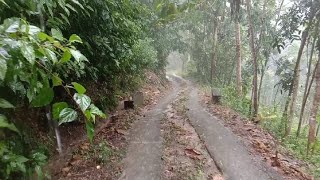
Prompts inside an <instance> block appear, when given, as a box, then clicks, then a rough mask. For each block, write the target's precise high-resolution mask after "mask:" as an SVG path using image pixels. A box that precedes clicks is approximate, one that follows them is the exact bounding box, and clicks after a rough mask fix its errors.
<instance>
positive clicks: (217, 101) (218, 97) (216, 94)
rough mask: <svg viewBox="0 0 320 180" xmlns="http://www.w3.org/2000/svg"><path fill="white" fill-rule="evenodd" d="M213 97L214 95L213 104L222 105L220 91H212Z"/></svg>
mask: <svg viewBox="0 0 320 180" xmlns="http://www.w3.org/2000/svg"><path fill="white" fill-rule="evenodd" d="M211 95H212V102H213V103H214V104H220V103H221V97H222V95H221V93H220V91H219V90H218V89H214V88H213V89H211Z"/></svg>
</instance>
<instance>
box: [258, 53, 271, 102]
mask: <svg viewBox="0 0 320 180" xmlns="http://www.w3.org/2000/svg"><path fill="white" fill-rule="evenodd" d="M268 62H269V58H267V59H266V60H265V62H264V65H263V67H262V69H261V76H260V82H259V89H258V104H259V103H260V95H261V88H262V84H263V78H264V75H265V71H266V67H267V64H268Z"/></svg>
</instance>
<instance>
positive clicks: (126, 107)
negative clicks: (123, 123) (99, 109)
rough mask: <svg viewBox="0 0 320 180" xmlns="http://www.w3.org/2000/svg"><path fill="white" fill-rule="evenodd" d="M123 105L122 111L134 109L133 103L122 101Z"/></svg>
mask: <svg viewBox="0 0 320 180" xmlns="http://www.w3.org/2000/svg"><path fill="white" fill-rule="evenodd" d="M123 105H124V109H125V110H127V109H134V104H133V101H124V102H123Z"/></svg>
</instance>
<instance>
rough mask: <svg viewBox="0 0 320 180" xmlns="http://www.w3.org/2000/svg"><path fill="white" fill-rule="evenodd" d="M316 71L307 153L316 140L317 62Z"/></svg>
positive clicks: (319, 83)
mask: <svg viewBox="0 0 320 180" xmlns="http://www.w3.org/2000/svg"><path fill="white" fill-rule="evenodd" d="M318 59H320V52H319V54H318ZM316 71H317V72H316V76H315V79H316V92H315V94H314V99H313V103H312V108H311V114H310V119H309V135H308V145H307V154H308V153H309V150H310V146H312V145H313V144H314V143H315V140H316V126H317V121H316V117H317V114H318V108H319V103H320V66H319V64H318V65H317V69H316Z"/></svg>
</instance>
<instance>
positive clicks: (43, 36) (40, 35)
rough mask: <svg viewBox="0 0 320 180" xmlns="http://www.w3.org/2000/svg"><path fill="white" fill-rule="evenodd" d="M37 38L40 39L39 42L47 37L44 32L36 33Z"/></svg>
mask: <svg viewBox="0 0 320 180" xmlns="http://www.w3.org/2000/svg"><path fill="white" fill-rule="evenodd" d="M38 38H39V39H40V41H45V40H46V39H47V38H48V35H47V34H46V33H44V32H40V33H38Z"/></svg>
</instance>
